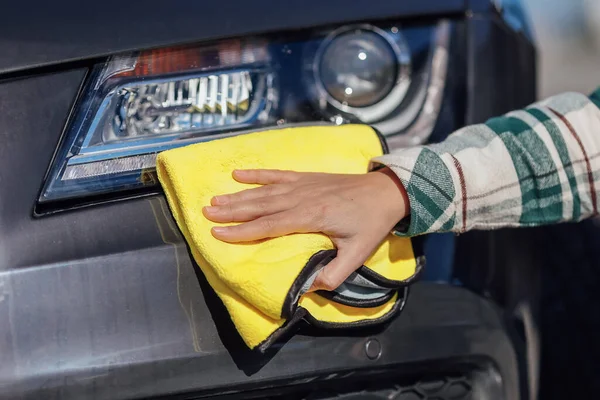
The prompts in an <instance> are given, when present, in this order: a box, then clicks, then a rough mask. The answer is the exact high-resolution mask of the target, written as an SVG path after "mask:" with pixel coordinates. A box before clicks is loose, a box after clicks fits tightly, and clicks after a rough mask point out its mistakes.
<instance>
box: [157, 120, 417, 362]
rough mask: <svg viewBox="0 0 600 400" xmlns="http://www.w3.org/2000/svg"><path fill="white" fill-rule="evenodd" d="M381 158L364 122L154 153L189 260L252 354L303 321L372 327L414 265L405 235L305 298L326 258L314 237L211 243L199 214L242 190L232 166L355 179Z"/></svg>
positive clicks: (396, 304) (394, 307) (322, 241)
mask: <svg viewBox="0 0 600 400" xmlns="http://www.w3.org/2000/svg"><path fill="white" fill-rule="evenodd" d="M385 152H387V147H386V145H385V140H384V139H383V138H382V137H381V136H380V135H379V134H378V133H377V132H376V131H375V130H374V129H373V128H371V127H369V126H366V125H345V126H311V127H295V128H287V129H276V130H270V131H261V132H255V133H251V134H246V135H240V136H235V137H231V138H226V139H221V140H215V141H210V142H205V143H199V144H195V145H190V146H187V147H182V148H178V149H174V150H169V151H166V152H163V153H161V154H159V156H158V158H157V166H156V168H157V173H158V178H159V181H160V182H161V184H162V186H163V188H164V191H165V195H166V197H167V201H168V203H169V206H170V208H171V211H172V213H173V216H174V218H175V221H176V222H177V224H178V226H179V228H180V229H181V231H182V233H183V235H184V237H185V239H186V241H187V242H188V245H189V247H190V250H191V253H192V256H193V257H194V259H195V261H196V262H197V263H198V265H199V266H200V268H201V270H202V271H203V273H204V275H205V277H206V278H207V281H208V282H209V284H210V285H211V287H212V288H213V289H214V291H215V292H216V293H217V295H218V296H219V297H220V299H221V300H222V302H223V304H224V305H225V307H226V308H227V310H228V312H229V314H230V317H231V319H232V321H233V323H234V324H235V326H236V328H237V330H238V332H239V334H240V335H241V337H242V338H243V339H244V341H245V343H246V344H247V345H248V347H250V348H252V349H255V348H258V349H259V350H261V351H264V350H266V348H268V347H269V346H270V344H271V343H272V342H273V341H274V340H276V339H277V337H279V336H280V335H281V334H282V333H283V332H284V331H286V330H287V329H289V328H290V327H292V326H293V325H295V322H296V321H298V320H300V319H304V320H307V321H309V322H310V323H311V324H313V325H315V326H321V327H328V328H336V327H343V328H347V327H352V326H364V325H371V324H375V323H381V322H383V321H385V320H387V319H389V318H390V317H391V316H392V315H394V314H395V313H396V312H397V311H399V310H400V309H401V308H402V305H403V304H404V301H405V298H406V294H407V290H406V287H407V284H408V283H409V282H411V281H412V280H413V278H414V277H415V276H416V274H417V272H418V271H419V270H420V268H421V265H422V263H423V257H422V256H421V255H420V254H419V252H416V251H415V249H414V247H413V242H412V240H411V239H409V238H401V237H396V236H393V235H391V234H390V235H389V236H388V237H387V239H386V240H385V241H384V242H383V243H382V244H381V246H380V247H379V248H378V249H377V250H376V251H375V252H374V253H373V254H372V255H371V257H370V258H369V259H368V260H367V261H366V262H365V265H364V266H362V267H361V268H359V270H357V272H356V273H354V274H353V275H352V276H351V277H350V278H349V279H348V280H347V281H346V282H345V283H344V284H342V286H340V288H338V289H337V290H336V291H334V292H325V291H319V292H310V293H307V290H308V288H309V287H310V285H311V283H312V281H313V280H314V278H315V276H316V274H317V273H318V271H319V270H320V269H321V268H323V267H324V266H325V265H326V264H327V262H329V261H330V260H331V259H333V257H335V248H334V246H333V243H332V242H331V240H330V239H329V238H328V237H326V236H325V235H322V234H316V233H314V234H293V235H287V236H284V237H279V238H274V239H270V240H265V241H259V242H252V243H237V244H232V243H225V242H222V241H219V240H217V239H215V238H214V237H213V236H212V234H211V232H210V229H211V228H212V227H213V226H214V225H215V223H214V222H211V221H209V220H208V219H206V218H205V217H204V215H203V213H202V208H203V207H204V206H207V205H210V200H211V198H212V197H213V196H215V195H219V194H225V193H234V192H238V191H240V190H244V189H248V188H249V187H252V186H251V185H246V184H241V183H239V182H237V181H236V180H234V179H233V177H232V172H233V170H234V169H280V170H293V171H299V172H328V173H345V174H352V173H355V174H359V173H365V172H368V170H369V168H370V160H371V159H372V158H373V157H376V156H379V155H382V154H383V153H385Z"/></svg>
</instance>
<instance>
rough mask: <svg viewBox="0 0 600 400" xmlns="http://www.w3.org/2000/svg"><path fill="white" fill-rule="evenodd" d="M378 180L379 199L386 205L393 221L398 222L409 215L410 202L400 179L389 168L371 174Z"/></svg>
mask: <svg viewBox="0 0 600 400" xmlns="http://www.w3.org/2000/svg"><path fill="white" fill-rule="evenodd" d="M371 174H375V177H377V179H378V185H379V186H378V187H379V190H378V193H379V195H380V196H381V198H379V199H378V201H379V200H381V201H382V202H383V204H385V209H386V210H388V211H389V212H390V217H391V218H393V221H395V222H398V221H400V220H402V219H403V218H404V217H406V216H407V215H408V214H409V200H408V194H407V193H406V189H405V187H404V185H403V184H402V181H400V178H398V176H397V175H396V174H395V173H394V171H392V170H391V169H389V168H388V167H384V168H380V169H378V170H376V171H373V172H371Z"/></svg>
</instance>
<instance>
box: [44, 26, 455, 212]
mask: <svg viewBox="0 0 600 400" xmlns="http://www.w3.org/2000/svg"><path fill="white" fill-rule="evenodd" d="M448 26H449V24H448V23H447V22H442V23H440V24H438V26H421V27H412V28H406V29H400V28H399V27H398V26H396V25H388V26H377V27H376V26H372V25H355V26H346V27H342V28H339V29H335V30H324V31H318V32H313V33H311V34H309V35H304V36H289V37H286V38H283V39H282V38H274V37H256V38H244V39H230V40H224V41H218V42H215V43H209V44H202V45H197V46H184V47H178V48H167V49H156V50H148V51H142V52H139V53H132V54H124V55H118V56H113V57H111V58H110V59H108V60H107V61H106V62H105V63H102V64H99V65H95V66H94V67H93V68H92V70H91V73H90V76H89V78H88V80H87V83H86V85H85V87H84V89H83V93H82V95H81V100H80V101H79V103H78V104H77V105H76V107H75V109H74V113H73V117H72V119H71V121H69V124H68V126H67V129H66V131H65V135H64V137H63V140H62V141H61V145H60V147H59V149H58V150H57V152H56V156H55V160H54V161H53V164H52V166H51V168H50V170H49V173H48V178H47V180H46V182H45V184H44V187H43V190H42V193H41V195H40V198H39V202H38V205H39V206H41V208H44V207H48V205H50V206H49V207H50V208H52V204H57V203H56V202H62V203H63V204H64V201H68V202H69V205H70V204H71V202H73V201H74V202H75V203H77V201H78V200H79V201H89V200H90V199H93V198H95V199H103V198H105V197H106V196H113V195H123V194H125V195H127V194H128V193H131V190H134V191H140V190H141V191H142V192H143V191H144V190H146V189H147V188H148V187H155V186H156V179H155V178H154V176H153V171H154V165H155V158H156V154H157V153H159V152H161V151H163V150H166V149H170V148H173V147H177V146H182V145H185V144H189V143H194V142H199V141H205V140H212V139H215V138H220V137H225V136H230V135H236V134H240V133H244V132H250V131H253V130H257V129H265V128H268V127H272V126H281V125H290V124H297V123H336V124H341V123H345V122H364V123H369V124H372V125H374V126H375V127H376V128H378V129H379V130H380V131H381V132H382V133H383V134H384V135H386V136H388V137H389V139H390V142H391V143H392V144H394V143H395V144H396V145H405V144H413V143H417V142H422V141H423V140H425V139H426V138H427V136H428V131H429V132H431V129H432V128H433V123H434V122H435V119H436V116H437V111H439V98H440V96H441V91H442V90H443V82H444V75H445V69H444V68H441V69H440V68H439V67H440V66H439V65H438V68H437V69H436V60H437V62H438V64H439V61H440V58H439V56H438V57H437V59H436V56H435V55H436V54H438V55H439V52H440V51H442V52H446V51H447V44H448V43H447V37H448V30H449V28H448ZM440 37H442V38H445V41H444V40H440ZM444 54H445V53H444ZM442 61H443V62H442V65H441V67H444V66H445V58H442ZM436 71H437V72H436ZM440 71H441V72H440ZM434 73H435V76H434ZM424 124H425V125H426V126H424ZM417 125H418V126H419V129H418V131H415V130H414V129H413V130H412V131H411V127H413V126H417ZM41 208H40V209H41ZM38 211H39V210H38Z"/></svg>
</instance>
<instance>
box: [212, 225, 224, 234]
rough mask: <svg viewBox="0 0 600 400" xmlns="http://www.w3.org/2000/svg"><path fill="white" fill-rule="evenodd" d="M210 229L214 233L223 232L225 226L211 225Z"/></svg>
mask: <svg viewBox="0 0 600 400" xmlns="http://www.w3.org/2000/svg"><path fill="white" fill-rule="evenodd" d="M212 231H213V232H214V233H225V232H227V227H225V226H213V228H212Z"/></svg>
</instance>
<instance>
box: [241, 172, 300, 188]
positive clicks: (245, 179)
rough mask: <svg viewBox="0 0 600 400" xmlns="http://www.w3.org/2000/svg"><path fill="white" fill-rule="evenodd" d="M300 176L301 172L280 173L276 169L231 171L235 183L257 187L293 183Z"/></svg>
mask: <svg viewBox="0 0 600 400" xmlns="http://www.w3.org/2000/svg"><path fill="white" fill-rule="evenodd" d="M301 175H302V173H301V172H294V171H281V170H277V169H244V170H239V169H238V170H235V171H233V177H234V178H235V180H236V181H238V182H241V183H256V184H259V185H271V184H274V183H290V182H295V181H297V180H298V179H300V176H301Z"/></svg>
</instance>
